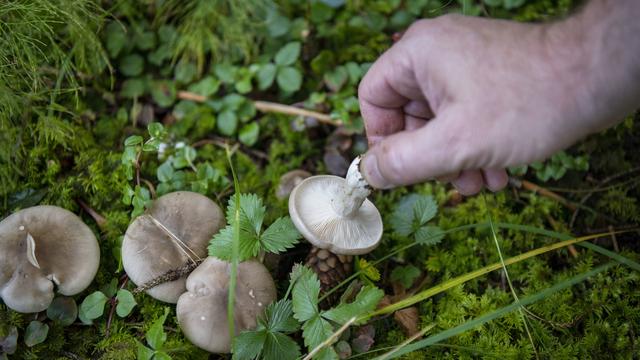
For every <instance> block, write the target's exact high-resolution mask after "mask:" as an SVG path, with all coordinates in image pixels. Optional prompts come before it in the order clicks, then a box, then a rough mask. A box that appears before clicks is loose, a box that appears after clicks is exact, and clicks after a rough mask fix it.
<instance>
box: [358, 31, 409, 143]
mask: <svg viewBox="0 0 640 360" xmlns="http://www.w3.org/2000/svg"><path fill="white" fill-rule="evenodd" d="M413 79H414V76H413V74H412V70H411V66H410V64H409V59H408V57H403V56H402V51H401V49H399V46H398V44H396V45H394V46H393V47H392V48H391V49H389V50H388V51H386V52H385V53H384V54H382V56H380V58H378V60H377V61H376V62H375V63H374V64H373V65H372V66H371V68H370V69H369V71H368V72H367V73H366V75H365V76H364V78H363V79H362V81H361V82H360V86H359V88H358V100H359V102H360V112H361V114H362V117H363V119H364V125H365V129H366V132H367V137H368V139H369V143H370V145H374V144H375V143H377V142H378V141H380V140H382V139H383V138H385V137H386V136H388V135H391V134H394V133H396V132H398V131H401V130H403V129H404V128H405V116H404V110H403V107H404V106H405V105H406V104H407V103H409V102H410V101H411V100H412V99H415V98H417V97H420V90H419V88H418V87H417V86H415V84H412V83H411V82H415V81H414V80H413Z"/></svg>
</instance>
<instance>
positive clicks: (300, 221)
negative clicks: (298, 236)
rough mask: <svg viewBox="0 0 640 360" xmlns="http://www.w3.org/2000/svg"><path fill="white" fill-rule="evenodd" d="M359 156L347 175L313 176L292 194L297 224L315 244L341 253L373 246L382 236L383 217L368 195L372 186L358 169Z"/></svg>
mask: <svg viewBox="0 0 640 360" xmlns="http://www.w3.org/2000/svg"><path fill="white" fill-rule="evenodd" d="M359 160H360V158H356V160H355V161H354V162H353V163H352V164H351V166H350V167H349V172H348V173H347V178H346V179H343V178H341V177H338V176H332V175H319V176H312V177H310V178H307V179H305V180H304V181H303V182H302V183H300V184H299V185H298V186H297V187H296V188H295V189H294V190H293V192H292V193H291V196H290V197H289V214H290V215H291V220H292V221H293V223H294V224H295V226H296V228H297V229H298V231H300V233H302V235H303V236H304V238H305V239H307V240H308V241H309V242H310V243H312V244H313V245H315V246H317V247H319V248H322V249H327V250H329V251H331V252H334V253H336V254H341V255H359V254H365V253H367V252H369V251H371V250H373V249H374V248H375V247H376V246H377V245H378V242H379V241H380V239H381V237H382V218H381V217H380V212H378V209H377V208H376V207H375V205H374V204H373V203H372V202H371V201H369V200H367V199H366V197H367V195H369V192H370V190H369V189H368V185H367V184H366V181H365V180H364V178H363V177H362V175H361V174H360V171H359V170H358V164H359Z"/></svg>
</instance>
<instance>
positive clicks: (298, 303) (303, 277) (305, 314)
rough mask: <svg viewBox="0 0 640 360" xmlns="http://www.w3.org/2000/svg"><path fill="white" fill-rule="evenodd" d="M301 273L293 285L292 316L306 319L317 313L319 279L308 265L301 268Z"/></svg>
mask: <svg viewBox="0 0 640 360" xmlns="http://www.w3.org/2000/svg"><path fill="white" fill-rule="evenodd" d="M301 271H302V273H301V274H300V277H299V278H298V281H296V284H295V285H294V286H293V292H292V295H291V297H292V299H293V317H295V318H296V319H298V320H299V321H307V320H309V319H311V318H313V317H314V316H317V315H318V296H319V295H320V280H318V276H317V275H316V274H315V273H314V272H313V271H312V270H311V269H309V268H308V267H306V266H305V267H304V268H303V270H301Z"/></svg>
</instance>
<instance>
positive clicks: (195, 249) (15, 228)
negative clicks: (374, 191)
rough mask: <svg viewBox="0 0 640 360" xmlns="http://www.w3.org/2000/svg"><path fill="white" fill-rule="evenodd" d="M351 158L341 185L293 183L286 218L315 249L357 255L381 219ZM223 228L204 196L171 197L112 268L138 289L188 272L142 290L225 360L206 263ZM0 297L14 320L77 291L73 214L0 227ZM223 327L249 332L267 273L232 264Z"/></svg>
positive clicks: (220, 280) (89, 240)
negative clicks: (172, 307)
mask: <svg viewBox="0 0 640 360" xmlns="http://www.w3.org/2000/svg"><path fill="white" fill-rule="evenodd" d="M359 161H360V159H359V158H356V160H354V162H353V163H352V164H351V166H350V168H349V171H348V173H347V177H346V179H345V178H341V177H338V176H330V175H321V176H311V177H308V178H306V179H304V180H303V179H298V181H296V182H297V185H296V186H295V188H293V191H292V192H291V195H290V197H289V212H290V215H291V218H292V220H293V223H294V224H295V226H296V227H297V228H298V230H299V231H300V232H301V233H302V234H303V236H304V237H305V238H306V239H307V240H308V241H309V242H311V243H312V244H314V245H315V246H316V247H319V248H322V249H327V250H329V251H332V252H334V253H336V254H340V255H354V254H363V253H366V252H369V251H371V250H372V249H373V248H375V247H376V246H377V244H378V242H379V240H380V238H381V236H382V220H381V217H380V213H379V212H378V210H377V209H376V207H375V206H374V205H373V203H371V202H370V201H369V200H367V199H366V197H367V196H368V195H369V193H370V189H369V187H368V185H367V183H366V181H365V180H364V178H363V177H362V175H361V174H360V171H359V169H358V167H359ZM224 226H225V219H224V214H223V212H222V210H221V209H220V207H219V206H218V205H217V204H216V203H215V202H213V201H212V200H210V199H209V198H208V197H206V196H204V195H201V194H198V193H194V192H188V191H178V192H173V193H169V194H166V195H164V196H161V197H159V198H158V199H156V200H155V201H154V202H153V205H152V206H151V207H150V208H149V209H148V210H147V211H146V212H145V213H144V214H142V215H140V216H139V217H137V218H136V219H135V220H134V221H133V222H132V223H131V225H130V226H129V228H128V229H127V231H126V233H125V237H124V241H123V244H122V263H123V266H124V269H125V271H126V273H127V275H128V276H129V278H130V279H131V280H132V281H133V282H134V283H135V284H137V285H138V286H140V285H143V284H149V283H153V282H154V280H157V279H158V278H161V277H162V276H163V275H165V274H167V273H170V272H171V271H174V270H175V269H178V268H180V267H184V266H185V264H187V265H188V264H190V263H191V264H192V265H193V267H195V265H197V267H195V270H193V271H192V272H191V273H190V274H187V275H184V276H182V277H180V278H178V279H177V280H172V281H167V282H160V283H158V284H153V285H152V286H148V288H147V289H146V290H145V291H146V292H147V293H148V294H149V295H150V296H152V297H153V298H155V299H157V300H160V301H164V302H167V303H175V304H177V305H176V313H177V318H178V323H179V325H180V327H181V328H182V330H183V332H184V334H185V336H186V337H187V338H188V339H189V340H190V341H191V342H193V343H194V344H195V345H196V346H198V347H200V348H202V349H204V350H207V351H210V352H213V353H228V352H230V350H231V342H232V335H231V334H229V332H228V331H229V330H228V319H227V311H226V307H227V299H228V292H229V278H230V272H231V264H230V263H228V262H225V261H222V260H219V259H217V258H214V257H207V245H208V244H209V240H210V239H211V237H212V236H213V235H214V234H215V233H217V232H218V231H219V230H220V229H222V228H223V227H224ZM0 257H1V258H2V262H1V263H0V297H1V298H2V300H3V301H4V302H5V304H6V305H7V306H9V308H11V309H14V310H16V311H19V312H27V313H29V312H39V311H43V310H45V309H46V308H47V307H48V306H49V305H50V304H51V301H52V300H53V297H54V293H55V290H56V289H57V291H58V292H59V293H61V294H63V295H67V296H71V295H75V294H77V293H79V292H81V291H83V290H84V289H85V288H86V287H87V286H88V285H89V284H90V283H91V281H92V280H93V278H94V277H95V275H96V272H97V270H98V265H99V260H100V251H99V247H98V242H97V240H96V237H95V235H94V234H93V232H92V231H91V229H89V227H88V226H87V225H85V224H84V223H83V222H82V220H80V218H78V217H77V216H76V215H74V214H73V213H71V212H69V211H67V210H65V209H62V208H58V207H54V206H36V207H32V208H28V209H25V210H21V211H18V212H16V213H15V214H13V215H11V216H9V217H7V218H6V219H5V220H3V221H2V222H0ZM237 270H238V271H237V284H236V303H235V312H234V316H235V318H234V319H233V320H234V322H235V329H236V331H237V332H241V331H243V330H248V329H253V328H255V326H256V324H257V318H258V317H259V316H261V314H262V313H263V312H264V309H265V308H266V307H267V306H268V305H269V304H270V303H272V302H273V301H274V300H275V299H276V297H277V294H276V287H275V283H274V280H273V278H272V277H271V274H270V273H269V271H268V270H267V268H266V267H265V266H264V265H263V264H262V263H261V262H259V261H257V260H248V261H244V262H242V263H240V264H239V266H238V269H237Z"/></svg>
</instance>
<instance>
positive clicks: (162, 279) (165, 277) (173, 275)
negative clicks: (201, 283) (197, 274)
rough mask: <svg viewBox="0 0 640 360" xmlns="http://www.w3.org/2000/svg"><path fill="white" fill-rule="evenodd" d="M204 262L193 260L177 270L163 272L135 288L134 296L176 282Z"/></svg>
mask: <svg viewBox="0 0 640 360" xmlns="http://www.w3.org/2000/svg"><path fill="white" fill-rule="evenodd" d="M203 261H204V260H203V259H197V260H194V261H193V262H188V263H186V264H184V265H182V266H181V267H179V268H177V269H171V270H169V271H167V272H165V273H164V274H162V275H160V276H158V277H156V278H153V279H151V280H149V281H147V282H146V283H144V284H142V285H140V286H138V287H137V288H135V289H134V290H133V293H134V294H138V293H141V292H143V291H147V290H149V289H151V288H153V287H156V286H158V285H160V284H164V283H166V282H170V281H174V280H178V279H180V278H181V277H183V276H185V275H188V274H190V273H191V272H192V271H193V269H195V268H197V267H198V265H200V264H201V263H202V262H203Z"/></svg>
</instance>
